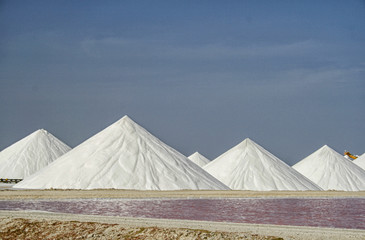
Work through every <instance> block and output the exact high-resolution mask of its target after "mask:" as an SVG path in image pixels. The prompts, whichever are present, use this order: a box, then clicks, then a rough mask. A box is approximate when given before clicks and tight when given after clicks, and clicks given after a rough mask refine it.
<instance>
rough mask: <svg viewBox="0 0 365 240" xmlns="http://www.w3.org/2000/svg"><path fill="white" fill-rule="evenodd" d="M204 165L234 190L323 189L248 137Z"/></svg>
mask: <svg viewBox="0 0 365 240" xmlns="http://www.w3.org/2000/svg"><path fill="white" fill-rule="evenodd" d="M203 169H205V170H206V171H207V172H209V173H210V174H212V175H213V176H214V177H216V178H217V179H218V180H220V181H221V182H223V183H224V184H226V185H227V186H228V187H230V188H231V189H234V190H257V191H270V190H321V189H320V188H319V187H318V186H317V185H316V184H314V183H312V182H311V181H310V180H308V179H307V178H306V177H304V176H303V175H301V174H300V173H298V172H297V171H295V170H294V169H293V168H291V167H290V166H288V165H287V164H286V163H284V162H283V161H281V160H280V159H278V158H277V157H275V156H274V155H273V154H271V153H270V152H268V151H267V150H265V149H264V148H263V147H261V146H260V145H258V144H257V143H255V142H254V141H252V140H251V139H248V138H247V139H245V140H244V141H243V142H241V143H240V144H238V145H237V146H235V147H233V148H232V149H230V150H228V151H227V152H225V153H224V154H222V155H221V156H219V157H218V158H216V159H215V160H213V161H212V162H211V163H209V164H207V165H205V166H204V167H203Z"/></svg>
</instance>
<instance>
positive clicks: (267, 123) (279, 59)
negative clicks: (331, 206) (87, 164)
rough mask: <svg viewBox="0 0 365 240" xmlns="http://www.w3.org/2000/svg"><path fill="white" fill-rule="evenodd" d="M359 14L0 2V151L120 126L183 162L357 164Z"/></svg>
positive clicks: (250, 5) (362, 70) (76, 139)
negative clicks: (327, 153)
mask: <svg viewBox="0 0 365 240" xmlns="http://www.w3.org/2000/svg"><path fill="white" fill-rule="evenodd" d="M364 105H365V3H364V1H345V0H344V1H87V3H86V2H85V1H10V0H8V1H0V113H1V118H0V150H2V149H4V148H6V147H7V146H9V145H10V144H12V143H13V142H15V141H17V140H19V139H21V138H23V137H24V136H26V135H28V134H30V133H31V132H33V131H35V130H36V129H39V128H44V129H47V130H48V131H50V132H51V133H53V134H54V135H55V136H57V137H58V138H60V139H61V140H62V141H64V142H65V143H67V144H69V145H70V146H71V147H74V146H76V145H78V144H79V143H81V142H83V141H84V140H86V139H87V138H88V137H90V136H92V135H94V134H95V133H97V132H98V131H100V130H102V129H103V128H105V127H107V126H108V125H110V124H111V123H113V122H115V121H117V120H118V119H119V118H121V117H122V116H124V115H129V116H130V117H131V118H132V119H134V120H135V121H136V122H138V123H139V124H140V125H142V126H144V127H145V128H146V129H148V130H149V131H151V132H152V133H153V134H154V135H156V136H157V137H159V138H160V139H162V140H163V141H164V142H166V143H167V144H169V145H171V146H172V147H174V148H176V149H177V150H179V151H180V152H182V153H183V154H185V155H190V154H192V153H193V152H195V151H199V152H201V153H202V154H203V155H205V156H207V157H208V158H210V159H214V158H215V157H217V156H219V155H220V154H222V153H223V152H225V151H227V150H228V149H229V148H231V147H233V146H234V145H236V144H238V143H239V142H241V141H242V140H244V139H245V138H246V137H250V138H252V139H253V140H254V141H256V142H257V143H259V144H261V145H262V146H263V147H265V148H266V149H267V150H269V151H271V152H272V153H273V154H275V155H276V156H278V157H279V158H281V159H282V160H284V161H285V162H287V163H288V164H294V163H296V162H297V161H299V160H301V159H302V158H304V157H305V156H307V155H309V154H310V153H312V152H313V151H315V150H316V149H318V148H320V147H321V146H322V145H324V144H327V145H329V146H331V147H333V148H334V149H335V150H337V151H339V152H343V151H344V150H345V149H346V150H349V151H351V152H353V153H356V154H362V153H364V152H365V142H364V137H363V136H364V134H365V127H364V122H365V111H364V109H365V108H364Z"/></svg>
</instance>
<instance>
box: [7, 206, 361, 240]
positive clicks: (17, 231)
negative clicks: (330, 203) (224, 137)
mask: <svg viewBox="0 0 365 240" xmlns="http://www.w3.org/2000/svg"><path fill="white" fill-rule="evenodd" d="M274 236H275V237H274ZM0 239H294V240H304V239H313V240H319V239H331V240H336V239H341V240H342V239H365V230H355V229H331V228H314V227H297V226H280V225H262V224H241V223H225V222H207V221H190V220H166V219H144V218H123V217H110V216H91V215H75V214H60V213H46V212H21V211H20V212H13V211H0Z"/></svg>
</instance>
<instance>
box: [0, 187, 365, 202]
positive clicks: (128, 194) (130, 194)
mask: <svg viewBox="0 0 365 240" xmlns="http://www.w3.org/2000/svg"><path fill="white" fill-rule="evenodd" d="M246 197H248V198H251V197H257V198H262V197H278V198H281V197H299V198H301V197H309V198H310V197H314V198H315V197H365V191H361V192H341V191H267V192H257V191H235V190H230V191H211V190H206V191H205V190H200V191H198V190H181V191H138V190H118V189H99V190H11V189H0V200H1V199H3V200H5V199H42V198H43V199H49V198H57V199H61V198H246Z"/></svg>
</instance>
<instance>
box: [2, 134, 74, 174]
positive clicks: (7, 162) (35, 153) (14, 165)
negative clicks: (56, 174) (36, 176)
mask: <svg viewBox="0 0 365 240" xmlns="http://www.w3.org/2000/svg"><path fill="white" fill-rule="evenodd" d="M70 149H71V148H70V147H69V146H67V145H66V144H64V143H63V142H62V141H60V140H59V139H57V138H56V137H55V136H53V135H52V134H50V133H48V132H47V131H46V130H43V129H40V130H37V131H35V132H33V133H32V134H30V135H28V136H27V137H25V138H23V139H21V140H20V141H18V142H16V143H14V144H13V145H11V146H9V147H7V148H5V149H4V150H3V151H1V152H0V178H8V179H23V178H25V177H27V176H29V175H31V174H33V173H35V172H37V171H38V170H40V169H42V168H44V167H45V166H47V165H48V164H50V163H51V162H52V161H54V160H55V159H56V158H58V157H60V156H62V155H63V154H65V153H66V152H68V151H69V150H70Z"/></svg>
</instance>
